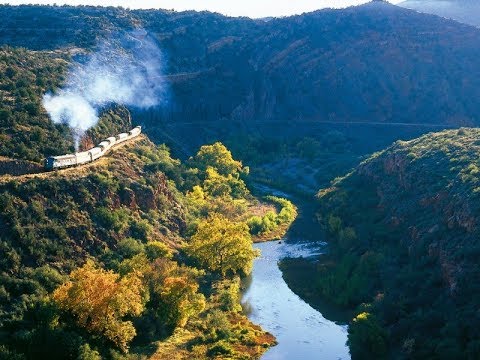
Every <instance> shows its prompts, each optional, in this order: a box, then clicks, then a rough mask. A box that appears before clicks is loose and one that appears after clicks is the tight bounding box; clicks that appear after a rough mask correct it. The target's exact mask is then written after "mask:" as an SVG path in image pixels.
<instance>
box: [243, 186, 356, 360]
mask: <svg viewBox="0 0 480 360" xmlns="http://www.w3.org/2000/svg"><path fill="white" fill-rule="evenodd" d="M257 189H258V186H257ZM262 190H267V191H268V192H270V193H272V190H273V189H270V188H267V187H265V189H262ZM267 191H264V192H267ZM276 192H277V193H276V194H275V195H277V196H284V197H289V198H292V197H291V196H289V195H288V194H285V193H279V192H278V191H276ZM292 200H293V199H292ZM297 200H298V199H297ZM295 202H296V203H297V205H299V204H301V205H300V206H299V217H298V218H297V220H296V221H295V222H294V224H293V226H292V228H291V231H289V233H288V235H287V236H286V238H285V239H282V241H281V242H279V241H271V242H265V243H259V244H255V245H254V246H255V248H257V249H259V250H260V251H261V256H260V257H259V258H257V259H255V261H254V264H253V271H252V274H251V276H249V277H248V278H247V279H246V281H245V285H244V287H245V290H244V292H243V296H242V303H243V306H244V309H245V311H246V312H247V314H248V317H249V319H250V320H251V321H253V322H254V323H255V324H259V325H260V326H261V327H262V328H263V329H265V330H267V331H269V332H270V333H272V334H273V335H274V336H275V337H276V338H277V341H278V345H277V346H274V347H272V348H271V349H269V350H268V351H267V352H266V353H265V354H264V355H263V357H262V360H284V359H285V360H287V359H288V360H290V359H302V360H310V359H312V360H314V359H315V360H318V359H322V360H337V359H350V354H349V349H348V347H347V346H346V341H347V335H348V333H347V325H342V324H337V323H335V322H333V321H329V320H327V319H325V317H323V315H322V314H321V313H320V312H319V311H317V310H315V309H314V308H312V307H311V306H310V305H309V304H307V303H306V302H305V301H303V300H302V299H301V298H300V297H299V296H297V295H296V294H295V293H294V292H293V291H292V290H290V288H289V287H288V286H287V284H286V282H285V280H284V279H283V277H282V272H281V270H280V268H279V267H278V262H279V261H280V260H281V259H283V258H285V257H290V258H298V257H309V256H314V255H318V254H320V253H321V252H322V251H324V247H325V243H324V242H321V241H315V239H316V235H315V233H316V231H315V230H313V229H312V223H313V221H312V218H313V211H314V210H313V209H312V207H311V206H310V205H308V204H306V203H304V202H303V201H298V202H297V201H295ZM302 203H303V204H302ZM312 234H313V238H312Z"/></svg>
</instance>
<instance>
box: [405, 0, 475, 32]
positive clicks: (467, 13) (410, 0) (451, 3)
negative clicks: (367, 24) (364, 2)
mask: <svg viewBox="0 0 480 360" xmlns="http://www.w3.org/2000/svg"><path fill="white" fill-rule="evenodd" d="M399 6H403V7H406V8H408V9H414V10H418V11H421V12H425V13H429V14H435V15H439V16H442V17H445V18H449V19H454V20H457V21H459V22H463V23H465V24H470V25H473V26H477V27H478V26H480V4H479V3H478V1H475V0H407V1H403V2H401V3H400V4H399Z"/></svg>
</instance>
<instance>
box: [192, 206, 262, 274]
mask: <svg viewBox="0 0 480 360" xmlns="http://www.w3.org/2000/svg"><path fill="white" fill-rule="evenodd" d="M185 250H186V252H187V254H188V255H189V256H191V257H192V258H194V259H195V260H197V261H198V262H199V263H200V264H201V265H202V266H203V267H205V268H207V269H209V270H211V271H218V272H220V273H221V274H222V275H225V274H226V273H228V272H232V273H238V272H242V273H244V274H249V273H250V272H251V270H252V263H253V259H254V258H255V257H256V256H258V251H256V250H255V249H253V246H252V239H251V236H250V232H249V228H248V225H247V224H245V223H243V222H234V221H231V220H229V219H228V218H226V217H224V216H223V215H219V214H214V215H211V216H210V217H209V218H208V219H205V220H203V221H201V222H200V223H199V224H198V228H197V231H196V233H195V234H194V235H193V236H192V238H191V241H190V243H189V244H188V246H187V247H186V248H185Z"/></svg>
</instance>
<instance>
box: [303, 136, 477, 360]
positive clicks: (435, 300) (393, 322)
mask: <svg viewBox="0 0 480 360" xmlns="http://www.w3.org/2000/svg"><path fill="white" fill-rule="evenodd" d="M479 137H480V130H478V129H460V130H453V131H444V132H440V133H431V134H428V135H425V136H423V137H421V138H419V139H415V140H412V141H409V142H403V141H398V142H396V143H395V144H394V145H393V146H391V147H390V148H388V149H387V150H385V151H382V152H380V153H377V154H374V155H373V156H372V157H371V158H370V159H368V160H366V161H365V162H363V163H362V164H361V165H360V166H358V167H357V168H356V169H355V170H354V171H353V172H352V173H350V174H348V175H346V176H345V177H343V178H339V179H337V180H335V181H334V182H333V183H332V186H331V187H330V188H327V189H324V190H321V191H320V192H319V201H320V211H319V215H320V217H321V222H322V224H323V225H324V227H325V229H326V231H327V232H328V234H329V239H330V246H329V249H330V251H329V254H327V255H324V256H322V258H321V260H322V261H321V262H320V263H318V265H316V266H314V270H315V271H316V276H315V279H316V280H315V282H314V283H313V284H312V285H311V287H310V289H309V290H310V291H314V292H316V294H317V296H321V297H324V298H326V299H329V300H330V301H331V302H333V303H336V304H338V305H341V306H346V307H348V308H356V309H357V314H358V316H356V317H355V319H354V320H353V321H352V323H351V327H350V330H349V345H350V350H351V353H352V357H353V358H358V359H368V358H381V357H388V358H398V359H403V358H409V359H425V358H434V359H453V358H457V359H458V358H465V359H466V358H471V359H473V358H475V357H476V356H477V355H478V344H479V343H480V339H479V336H478V331H477V328H478V326H479V324H480V318H479V317H478V312H477V305H478V302H479V301H480V298H479V297H478V294H479V292H478V281H476V279H478V276H479V269H478V264H477V258H478V249H479V245H478V238H479V231H480V230H479V227H478V223H479V213H480V207H479V205H478V204H479V203H480V202H479V189H480V178H479V166H480V165H479V161H478V159H479V157H480V143H479V140H478V139H479Z"/></svg>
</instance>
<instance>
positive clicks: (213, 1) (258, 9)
mask: <svg viewBox="0 0 480 360" xmlns="http://www.w3.org/2000/svg"><path fill="white" fill-rule="evenodd" d="M389 1H390V2H391V3H393V4H398V3H399V2H401V1H402V0H389ZM365 2H367V1H366V0H7V1H1V0H0V4H12V5H20V4H54V3H56V4H58V5H61V4H69V5H100V6H123V7H125V8H131V9H139V8H143V9H152V8H156V9H174V10H178V11H181V10H199V11H200V10H209V11H214V12H219V13H222V14H225V15H229V16H249V17H252V18H261V17H268V16H288V15H294V14H301V13H303V12H309V11H313V10H318V9H321V8H326V7H335V8H341V7H346V6H350V5H360V4H362V3H365Z"/></svg>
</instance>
